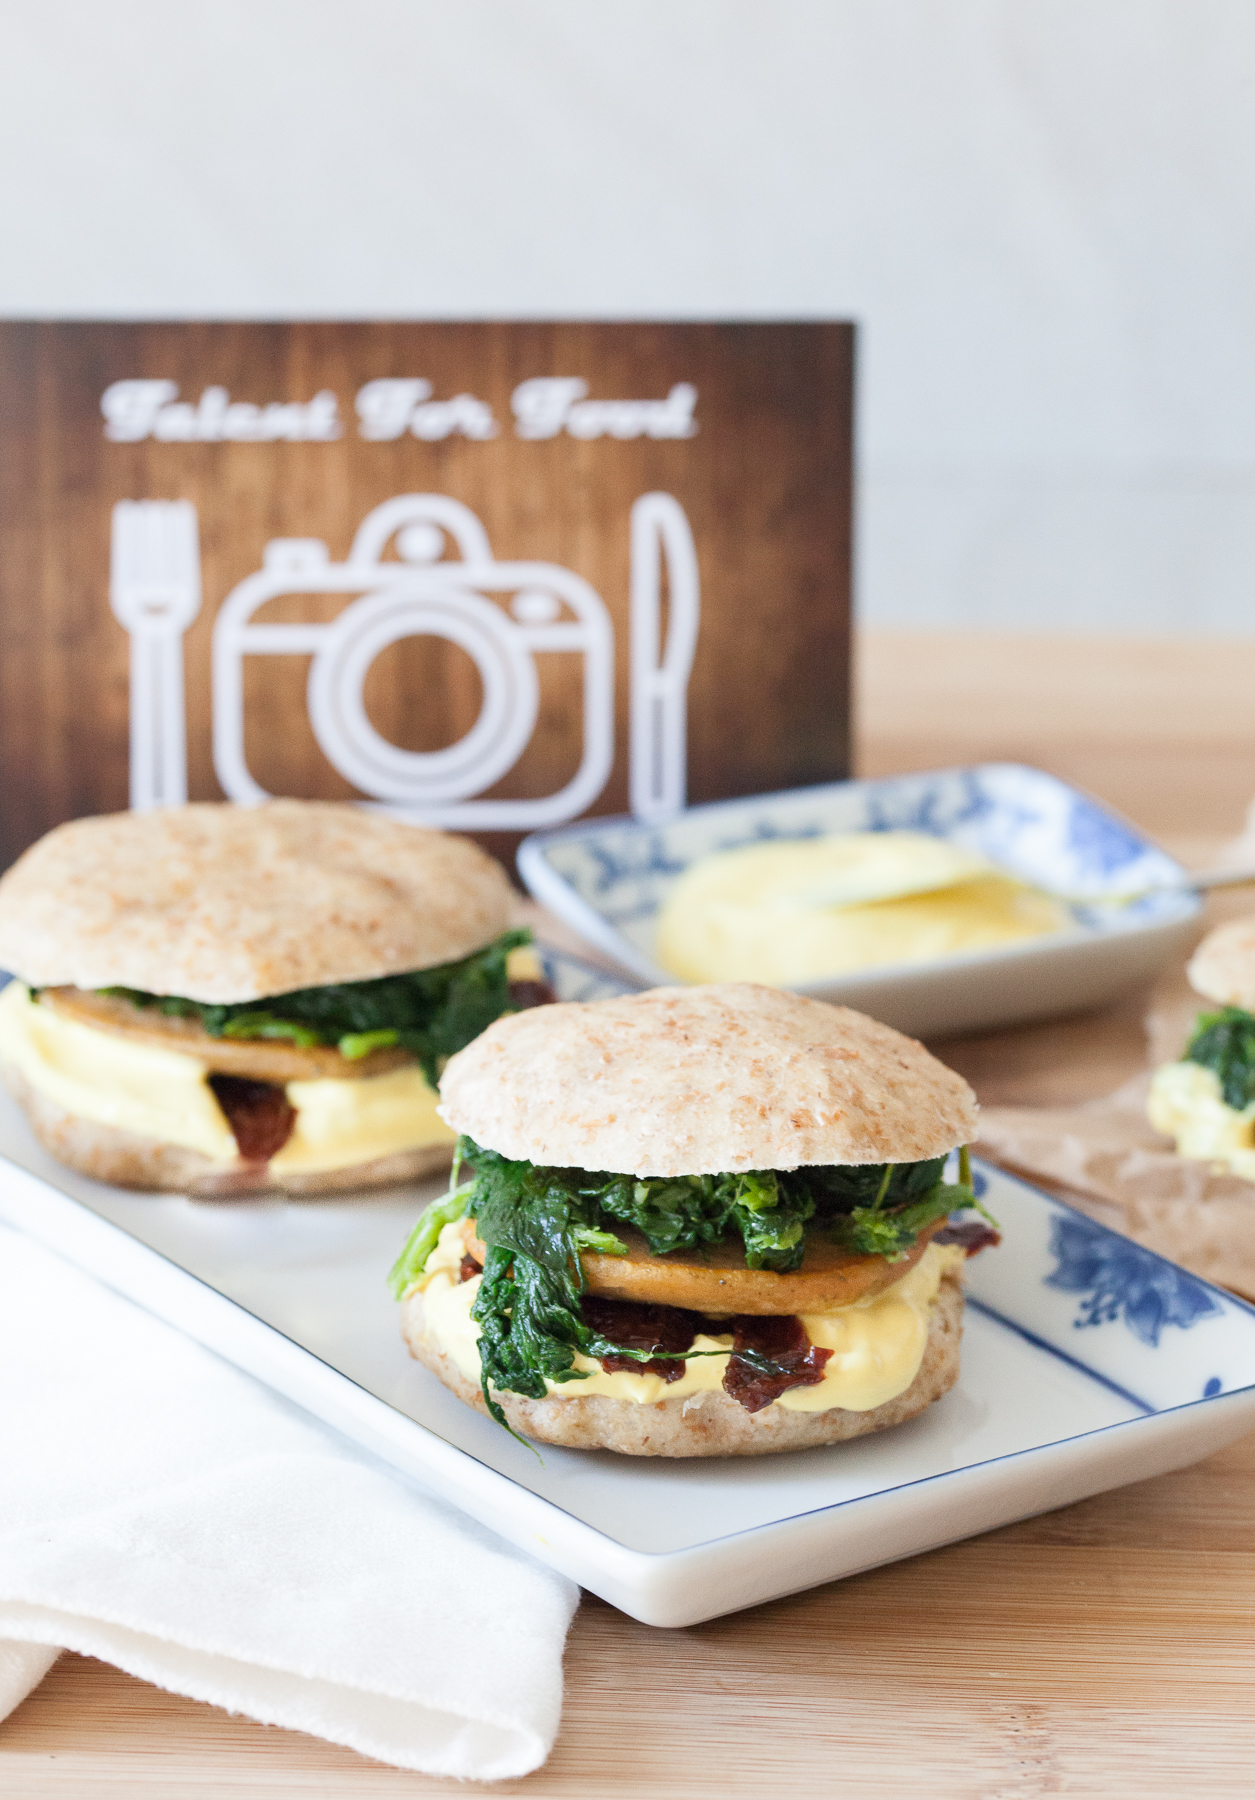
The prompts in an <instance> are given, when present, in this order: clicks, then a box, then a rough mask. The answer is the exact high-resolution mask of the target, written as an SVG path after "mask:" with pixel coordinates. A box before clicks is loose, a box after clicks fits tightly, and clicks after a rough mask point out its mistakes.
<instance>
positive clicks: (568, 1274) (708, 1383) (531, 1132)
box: [391, 983, 997, 1456]
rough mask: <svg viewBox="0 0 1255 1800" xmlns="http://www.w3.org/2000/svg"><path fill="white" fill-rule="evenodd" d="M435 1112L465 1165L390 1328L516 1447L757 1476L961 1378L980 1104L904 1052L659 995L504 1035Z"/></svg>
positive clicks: (709, 1002) (797, 1011) (886, 1041)
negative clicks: (661, 1460) (760, 1469)
mask: <svg viewBox="0 0 1255 1800" xmlns="http://www.w3.org/2000/svg"><path fill="white" fill-rule="evenodd" d="M440 1093H441V1106H440V1111H441V1114H442V1116H443V1117H444V1118H445V1119H446V1121H447V1122H448V1123H449V1124H450V1125H451V1126H452V1127H453V1128H454V1129H455V1130H456V1131H457V1132H458V1134H459V1143H458V1152H457V1161H456V1162H455V1166H454V1176H453V1180H452V1183H451V1187H450V1191H449V1192H448V1193H447V1194H446V1195H444V1196H442V1197H441V1198H440V1199H438V1200H435V1201H433V1202H432V1204H431V1205H430V1206H429V1207H428V1208H427V1209H426V1211H425V1212H424V1213H423V1215H422V1216H421V1218H420V1219H419V1221H418V1224H417V1226H416V1227H415V1229H414V1232H413V1233H412V1235H411V1237H410V1239H409V1242H408V1243H407V1244H406V1245H405V1247H404V1249H403V1250H402V1253H401V1256H400V1258H399V1259H398V1262H397V1264H396V1266H395V1268H394V1269H393V1271H392V1278H391V1279H392V1286H393V1291H394V1293H395V1294H396V1296H397V1297H398V1298H399V1299H400V1301H401V1328H402V1332H403V1334H404V1337H405V1340H406V1343H407V1344H408V1346H409V1349H410V1351H411V1353H412V1355H414V1356H415V1357H416V1358H417V1359H418V1360H419V1361H420V1362H421V1363H423V1364H425V1365H426V1367H427V1368H428V1369H430V1370H431V1371H432V1372H433V1373H434V1374H435V1375H437V1376H438V1377H439V1378H440V1380H441V1381H443V1382H444V1383H445V1385H446V1386H447V1387H449V1388H451V1389H452V1390H453V1392H454V1393H455V1394H457V1395H458V1397H459V1398H460V1399H462V1400H464V1401H466V1402H467V1403H468V1404H469V1405H471V1406H474V1407H476V1408H478V1409H479V1410H481V1411H483V1412H486V1413H488V1414H489V1415H490V1416H491V1417H492V1418H494V1419H495V1420H496V1421H497V1422H498V1423H499V1424H502V1425H506V1426H507V1427H508V1428H509V1429H510V1430H512V1431H513V1432H514V1433H516V1434H523V1435H525V1436H528V1437H531V1438H536V1439H540V1440H541V1441H543V1442H546V1443H551V1444H564V1445H568V1446H572V1447H576V1448H584V1449H603V1450H615V1451H619V1452H621V1453H624V1454H626V1455H631V1456H723V1455H736V1456H744V1455H755V1454H760V1453H762V1452H766V1451H779V1450H795V1449H800V1448H803V1447H805V1446H808V1445H813V1444H830V1443H837V1442H840V1441H841V1440H843V1439H846V1438H854V1437H860V1436H862V1435H863V1434H865V1433H867V1432H872V1431H881V1430H883V1429H885V1427H887V1426H890V1425H896V1424H900V1423H901V1422H902V1421H903V1420H906V1419H910V1418H913V1417H914V1416H915V1415H916V1414H917V1413H920V1412H922V1411H923V1410H924V1409H925V1408H926V1407H928V1406H930V1405H932V1403H933V1402H934V1401H935V1400H937V1399H939V1398H940V1397H941V1395H943V1394H944V1393H945V1392H946V1391H947V1389H949V1388H950V1387H951V1386H952V1385H953V1384H954V1382H955V1380H956V1379H957V1376H958V1371H959V1339H960V1335H961V1326H962V1314H963V1290H962V1286H961V1283H960V1271H961V1269H962V1266H963V1264H964V1261H965V1259H966V1256H967V1255H968V1254H969V1252H972V1251H974V1250H976V1249H978V1248H980V1247H982V1246H983V1245H984V1244H986V1243H990V1242H996V1241H997V1234H996V1232H995V1231H994V1230H993V1229H991V1224H992V1222H990V1223H986V1221H985V1220H984V1219H983V1218H981V1217H977V1216H973V1217H972V1218H971V1219H970V1220H967V1221H964V1220H959V1221H957V1222H956V1221H952V1215H953V1214H955V1213H960V1214H962V1213H966V1212H973V1214H974V1215H976V1214H979V1213H980V1212H981V1211H982V1209H981V1207H980V1204H979V1201H978V1200H977V1197H976V1194H975V1192H974V1189H973V1187H972V1185H971V1182H970V1179H969V1178H968V1172H967V1161H966V1152H965V1150H964V1149H963V1147H964V1146H966V1145H967V1143H968V1142H969V1140H970V1139H971V1138H972V1137H973V1136H974V1134H975V1130H976V1103H975V1099H974V1096H973V1094H972V1092H971V1090H970V1088H969V1087H968V1085H967V1083H966V1082H965V1081H964V1080H963V1079H962V1078H961V1077H960V1076H959V1075H956V1074H955V1073H954V1072H953V1071H951V1070H950V1069H947V1068H945V1067H944V1065H943V1064H941V1063H939V1062H938V1061H937V1060H936V1059H935V1058H934V1057H932V1056H930V1055H929V1054H928V1052H927V1051H926V1050H925V1049H923V1047H922V1046H921V1045H919V1044H917V1043H915V1042H913V1041H912V1040H911V1039H910V1038H906V1037H903V1036H901V1035H900V1034H899V1033H898V1032H896V1031H892V1030H890V1029H889V1027H888V1026H885V1025H880V1024H877V1023H876V1022H875V1021H874V1020H872V1019H869V1018H865V1017H864V1016H863V1015H862V1014H861V1013H857V1012H852V1011H850V1010H849V1009H848V1008H846V1007H834V1006H829V1005H825V1004H824V1003H823V1002H821V1001H818V1000H810V999H806V998H804V997H803V996H801V995H799V994H793V993H787V992H783V991H781V990H780V989H777V988H769V987H763V986H758V985H755V984H750V983H726V984H713V985H710V986H704V987H703V986H695V987H685V988H656V989H654V990H652V991H651V992H649V993H643V994H633V995H631V996H629V997H626V998H623V999H614V1000H605V1001H598V1002H594V1003H592V1004H588V1005H569V1004H564V1005H554V1006H547V1007H544V1008H542V1009H540V1010H538V1011H535V1012H529V1013H521V1014H519V1015H517V1016H515V1017H513V1018H506V1019H500V1020H498V1021H497V1022H496V1023H495V1024H494V1025H491V1026H489V1028H488V1030H487V1031H485V1032H484V1033H483V1035H482V1036H481V1037H479V1038H478V1039H477V1040H476V1041H475V1042H474V1043H473V1044H471V1045H470V1046H469V1047H468V1048H467V1049H465V1050H463V1051H461V1052H459V1054H458V1055H457V1056H455V1057H453V1058H451V1060H450V1062H449V1064H448V1066H447V1067H446V1069H445V1071H444V1074H443V1076H442V1078H441V1084H440ZM956 1149H957V1150H959V1152H960V1160H959V1176H960V1178H959V1179H958V1180H957V1181H955V1180H950V1179H948V1178H947V1175H946V1166H947V1161H948V1159H949V1156H950V1153H951V1151H954V1150H956ZM468 1166H469V1169H470V1171H471V1173H470V1176H469V1178H468V1179H465V1180H462V1179H460V1176H461V1174H462V1172H463V1171H464V1170H465V1169H466V1168H467V1167H468Z"/></svg>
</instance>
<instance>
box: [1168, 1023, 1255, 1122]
mask: <svg viewBox="0 0 1255 1800" xmlns="http://www.w3.org/2000/svg"><path fill="white" fill-rule="evenodd" d="M1182 1060H1183V1061H1184V1062H1192V1063H1198V1065H1199V1067H1200V1068H1203V1069H1210V1070H1211V1071H1212V1073H1213V1074H1214V1075H1215V1076H1216V1078H1217V1080H1218V1081H1219V1083H1220V1091H1221V1093H1222V1094H1223V1096H1224V1103H1225V1105H1226V1106H1231V1107H1232V1108H1233V1110H1234V1112H1241V1111H1242V1110H1243V1109H1244V1108H1245V1107H1247V1106H1249V1105H1250V1103H1251V1101H1252V1100H1255V1018H1253V1017H1252V1016H1251V1014H1250V1013H1248V1012H1245V1011H1243V1009H1242V1008H1241V1007H1240V1006H1222V1007H1221V1008H1220V1009H1219V1011H1218V1012H1204V1013H1199V1015H1198V1018H1197V1019H1196V1020H1195V1021H1194V1035H1193V1037H1192V1038H1191V1039H1190V1041H1189V1043H1188V1045H1187V1046H1186V1050H1185V1055H1184V1057H1183V1058H1182Z"/></svg>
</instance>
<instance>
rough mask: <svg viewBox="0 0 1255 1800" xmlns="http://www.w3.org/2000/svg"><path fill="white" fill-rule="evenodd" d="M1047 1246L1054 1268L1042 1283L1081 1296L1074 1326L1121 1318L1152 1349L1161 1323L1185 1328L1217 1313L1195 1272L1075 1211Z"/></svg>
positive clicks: (1057, 1225) (1063, 1219)
mask: <svg viewBox="0 0 1255 1800" xmlns="http://www.w3.org/2000/svg"><path fill="white" fill-rule="evenodd" d="M1050 1249H1051V1254H1052V1255H1053V1256H1054V1258H1055V1262H1056V1265H1057V1266H1056V1268H1055V1270H1054V1273H1053V1274H1051V1275H1047V1276H1046V1278H1045V1284H1046V1286H1047V1287H1054V1288H1061V1289H1062V1290H1063V1291H1064V1292H1065V1293H1068V1294H1081V1295H1083V1296H1084V1298H1083V1299H1082V1301H1081V1310H1080V1315H1079V1317H1078V1318H1076V1319H1074V1320H1073V1324H1074V1326H1075V1327H1076V1328H1077V1329H1078V1330H1080V1329H1082V1328H1083V1327H1085V1326H1088V1325H1109V1324H1112V1323H1113V1322H1114V1321H1115V1320H1116V1319H1123V1321H1124V1323H1125V1325H1127V1327H1128V1328H1129V1330H1130V1331H1131V1332H1132V1333H1133V1335H1134V1336H1135V1337H1137V1338H1139V1339H1140V1340H1141V1342H1142V1343H1143V1344H1149V1345H1150V1346H1151V1348H1152V1349H1155V1348H1158V1345H1159V1336H1160V1333H1161V1332H1162V1331H1163V1329H1164V1327H1165V1326H1167V1325H1176V1326H1178V1327H1179V1328H1180V1329H1181V1330H1182V1331H1188V1330H1189V1329H1190V1327H1191V1326H1192V1325H1196V1324H1197V1323H1198V1321H1199V1320H1200V1319H1205V1318H1207V1317H1209V1316H1210V1315H1212V1314H1215V1313H1218V1312H1219V1311H1220V1308H1219V1306H1218V1304H1217V1303H1216V1301H1215V1300H1214V1299H1213V1297H1212V1295H1211V1292H1210V1291H1209V1289H1208V1288H1207V1287H1206V1286H1205V1284H1204V1283H1203V1282H1201V1281H1200V1280H1198V1278H1197V1277H1196V1276H1194V1275H1190V1274H1188V1273H1187V1272H1186V1270H1184V1269H1179V1268H1177V1267H1176V1265H1175V1264H1173V1263H1168V1262H1164V1260H1163V1259H1162V1257H1159V1256H1156V1255H1155V1254H1154V1252H1153V1251H1150V1250H1143V1249H1142V1247H1141V1245H1140V1244H1135V1243H1133V1242H1132V1241H1131V1240H1130V1239H1128V1238H1123V1237H1117V1236H1116V1235H1115V1233H1114V1232H1111V1231H1108V1230H1107V1229H1106V1228H1105V1227H1104V1226H1102V1225H1098V1224H1095V1223H1094V1221H1093V1220H1092V1219H1086V1218H1083V1217H1082V1216H1080V1215H1079V1214H1068V1215H1061V1216H1059V1217H1058V1218H1056V1219H1055V1221H1054V1225H1053V1229H1052V1231H1051V1241H1050Z"/></svg>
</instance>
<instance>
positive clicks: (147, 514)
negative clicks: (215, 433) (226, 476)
mask: <svg viewBox="0 0 1255 1800" xmlns="http://www.w3.org/2000/svg"><path fill="white" fill-rule="evenodd" d="M109 604H110V606H111V607H112V609H113V616H114V618H115V619H117V621H118V623H119V624H120V625H123V626H125V628H126V630H127V631H128V632H129V633H130V637H131V806H132V808H133V809H134V810H135V811H136V812H147V811H148V810H149V809H150V808H152V807H154V806H179V805H181V804H182V803H183V801H185V800H186V799H187V725H186V720H185V716H184V704H183V634H184V632H185V631H186V630H187V628H188V626H189V625H190V624H191V623H192V620H193V619H194V618H195V617H196V615H197V613H198V612H199V611H200V541H199V534H198V531H197V522H196V508H195V507H194V506H193V505H192V503H191V501H190V500H119V501H118V503H117V505H116V506H115V507H114V509H113V538H112V547H111V553H110V568H109Z"/></svg>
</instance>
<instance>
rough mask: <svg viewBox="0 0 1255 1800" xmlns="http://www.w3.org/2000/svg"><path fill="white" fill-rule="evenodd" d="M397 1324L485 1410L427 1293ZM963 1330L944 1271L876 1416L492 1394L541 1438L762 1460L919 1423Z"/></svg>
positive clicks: (702, 1400) (522, 1428)
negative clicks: (913, 1368) (443, 1337)
mask: <svg viewBox="0 0 1255 1800" xmlns="http://www.w3.org/2000/svg"><path fill="white" fill-rule="evenodd" d="M401 1329H402V1331H403V1332H404V1334H405V1341H406V1343H407V1344H408V1345H409V1349H410V1354H411V1356H414V1357H416V1358H417V1359H418V1361H419V1362H421V1363H422V1364H423V1365H424V1366H425V1367H426V1368H428V1369H430V1370H431V1372H432V1374H433V1375H436V1376H438V1377H439V1378H440V1380H441V1381H443V1382H444V1384H445V1386H446V1387H447V1388H451V1389H452V1390H453V1392H454V1393H455V1394H456V1395H457V1397H458V1399H459V1400H464V1401H465V1402H466V1404H467V1405H468V1406H473V1407H475V1408H476V1410H477V1411H479V1412H485V1411H486V1410H487V1409H486V1407H485V1406H484V1397H483V1395H482V1394H481V1392H480V1390H479V1388H478V1387H477V1386H475V1385H474V1384H473V1383H472V1382H470V1381H468V1380H467V1379H466V1376H465V1375H463V1373H462V1371H461V1370H460V1369H459V1368H458V1367H457V1365H456V1363H454V1362H453V1361H452V1359H451V1358H450V1357H449V1356H447V1355H446V1354H445V1352H444V1351H442V1350H440V1349H438V1348H437V1347H436V1346H435V1345H433V1344H431V1343H430V1342H429V1341H428V1340H427V1338H426V1337H425V1335H424V1319H423V1296H422V1294H421V1293H419V1292H417V1291H416V1292H414V1293H412V1294H410V1295H409V1297H408V1298H407V1299H406V1300H405V1302H404V1304H403V1305H402V1308H401ZM962 1335H963V1288H962V1284H961V1283H960V1281H959V1279H958V1277H957V1275H955V1274H953V1273H947V1274H946V1275H944V1276H943V1277H942V1282H941V1288H940V1291H939V1292H938V1295H937V1303H936V1307H935V1309H934V1311H933V1316H932V1320H931V1322H930V1324H929V1329H928V1338H927V1341H926V1343H925V1345H924V1360H923V1362H922V1363H921V1364H920V1367H919V1373H918V1374H917V1375H916V1377H915V1379H914V1381H913V1382H912V1383H911V1385H910V1387H908V1388H907V1389H906V1390H905V1391H904V1392H903V1393H901V1394H898V1395H896V1396H895V1398H894V1399H892V1400H886V1401H885V1403H884V1405H883V1406H877V1407H874V1408H873V1409H872V1411H871V1412H847V1411H846V1410H845V1409H844V1408H843V1407H833V1408H831V1409H830V1410H829V1411H828V1412H819V1413H806V1412H790V1411H788V1410H787V1409H786V1408H784V1407H782V1406H775V1405H772V1406H765V1407H764V1408H763V1409H762V1411H761V1412H756V1413H750V1412H746V1410H745V1408H744V1407H743V1406H742V1405H741V1404H740V1402H739V1401H737V1400H733V1399H732V1398H731V1397H730V1396H729V1395H728V1394H725V1393H722V1392H720V1391H715V1392H704V1393H700V1394H690V1395H688V1396H687V1397H686V1398H684V1399H681V1400H658V1401H655V1402H654V1403H653V1404H652V1405H646V1406H642V1405H639V1404H638V1403H637V1402H636V1401H633V1400H616V1399H614V1398H613V1397H612V1396H610V1395H608V1394H588V1395H585V1396H583V1397H580V1396H579V1395H578V1394H577V1393H576V1392H575V1391H574V1390H573V1389H571V1390H568V1392H567V1393H566V1394H551V1395H549V1396H547V1398H545V1399H544V1400H528V1399H526V1398H525V1397H524V1396H523V1395H521V1394H496V1395H494V1398H495V1399H497V1400H499V1401H500V1403H501V1406H502V1409H503V1411H504V1412H505V1416H506V1418H507V1419H508V1420H509V1422H510V1424H511V1425H512V1426H513V1428H514V1430H515V1431H518V1432H521V1433H522V1434H523V1435H524V1436H526V1437H531V1438H537V1439H539V1441H540V1442H541V1443H543V1444H565V1445H567V1446H568V1447H569V1448H570V1449H573V1450H615V1451H618V1453H619V1454H620V1455H621V1456H765V1455H769V1454H770V1453H771V1452H772V1451H779V1450H806V1449H809V1448H811V1447H812V1446H813V1445H815V1444H839V1443H843V1442H844V1441H845V1440H846V1439H847V1438H856V1437H864V1436H866V1435H867V1434H868V1433H869V1432H872V1431H885V1430H887V1429H888V1427H889V1426H891V1425H901V1424H902V1423H903V1422H904V1421H905V1420H907V1419H913V1418H914V1417H915V1416H916V1414H917V1413H922V1412H923V1411H924V1409H925V1407H928V1406H931V1405H932V1403H933V1401H934V1400H939V1399H940V1398H941V1396H942V1395H943V1394H944V1393H947V1392H948V1391H949V1389H950V1388H952V1387H953V1386H954V1384H955V1382H956V1381H957V1380H958V1378H959V1343H960V1339H961V1338H962Z"/></svg>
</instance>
